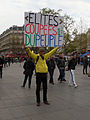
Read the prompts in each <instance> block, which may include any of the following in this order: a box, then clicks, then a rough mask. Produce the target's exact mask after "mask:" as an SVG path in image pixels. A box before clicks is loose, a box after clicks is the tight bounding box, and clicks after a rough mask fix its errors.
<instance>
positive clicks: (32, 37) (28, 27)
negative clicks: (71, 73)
mask: <svg viewBox="0 0 90 120" xmlns="http://www.w3.org/2000/svg"><path fill="white" fill-rule="evenodd" d="M24 44H25V47H41V48H40V49H39V54H35V53H33V52H31V50H30V49H29V48H27V49H26V50H27V53H28V55H29V56H30V57H31V58H33V59H34V61H35V63H36V66H35V68H36V69H35V70H36V100H37V106H40V85H41V82H42V83H43V102H44V103H45V104H47V105H49V103H48V101H47V73H48V67H47V64H46V60H47V59H48V58H49V57H50V56H51V55H53V54H54V53H55V52H56V50H57V49H58V48H59V47H62V45H63V17H62V16H56V15H43V14H40V13H29V12H25V25H24ZM42 47H55V48H54V49H53V50H51V51H50V52H49V53H46V54H44V52H45V51H44V49H43V48H42Z"/></svg>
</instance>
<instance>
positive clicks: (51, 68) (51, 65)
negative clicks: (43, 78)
mask: <svg viewBox="0 0 90 120" xmlns="http://www.w3.org/2000/svg"><path fill="white" fill-rule="evenodd" d="M47 65H48V72H49V75H50V80H49V83H51V84H53V85H54V81H53V75H54V70H55V61H54V56H51V58H50V59H49V60H48V61H47Z"/></svg>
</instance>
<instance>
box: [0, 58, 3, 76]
mask: <svg viewBox="0 0 90 120" xmlns="http://www.w3.org/2000/svg"><path fill="white" fill-rule="evenodd" d="M2 68H3V60H2V58H1V56H0V78H2Z"/></svg>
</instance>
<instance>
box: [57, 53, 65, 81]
mask: <svg viewBox="0 0 90 120" xmlns="http://www.w3.org/2000/svg"><path fill="white" fill-rule="evenodd" d="M57 67H58V69H59V77H58V81H60V83H62V81H66V80H65V59H64V56H63V55H62V54H60V55H59V58H58V61H57Z"/></svg>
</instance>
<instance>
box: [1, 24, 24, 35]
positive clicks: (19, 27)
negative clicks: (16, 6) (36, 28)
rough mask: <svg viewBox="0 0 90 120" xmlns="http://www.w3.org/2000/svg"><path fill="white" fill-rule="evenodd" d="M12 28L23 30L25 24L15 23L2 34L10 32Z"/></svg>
mask: <svg viewBox="0 0 90 120" xmlns="http://www.w3.org/2000/svg"><path fill="white" fill-rule="evenodd" d="M11 30H21V31H24V26H16V25H13V26H12V27H10V28H9V29H6V30H5V31H4V32H3V33H2V34H1V35H0V36H2V35H4V34H6V33H8V32H9V31H11Z"/></svg>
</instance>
